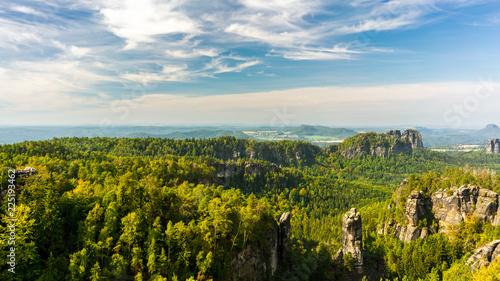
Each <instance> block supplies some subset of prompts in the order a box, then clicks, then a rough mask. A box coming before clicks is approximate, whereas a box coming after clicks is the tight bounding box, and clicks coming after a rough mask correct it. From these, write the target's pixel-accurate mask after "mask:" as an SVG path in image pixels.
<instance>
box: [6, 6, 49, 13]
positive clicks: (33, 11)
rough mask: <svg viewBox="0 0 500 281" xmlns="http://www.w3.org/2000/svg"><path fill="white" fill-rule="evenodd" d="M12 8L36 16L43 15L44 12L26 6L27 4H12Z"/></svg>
mask: <svg viewBox="0 0 500 281" xmlns="http://www.w3.org/2000/svg"><path fill="white" fill-rule="evenodd" d="M11 10H13V11H16V12H20V13H24V14H30V15H36V16H40V15H43V13H41V12H39V11H36V10H35V9H33V8H30V7H26V6H17V5H16V6H12V7H11Z"/></svg>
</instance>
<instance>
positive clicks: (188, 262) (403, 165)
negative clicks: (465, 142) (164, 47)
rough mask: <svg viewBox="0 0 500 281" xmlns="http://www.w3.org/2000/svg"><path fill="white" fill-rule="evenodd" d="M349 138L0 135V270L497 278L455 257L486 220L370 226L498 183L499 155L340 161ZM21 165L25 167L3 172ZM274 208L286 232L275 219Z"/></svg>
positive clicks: (465, 254) (155, 276)
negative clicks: (0, 140)
mask: <svg viewBox="0 0 500 281" xmlns="http://www.w3.org/2000/svg"><path fill="white" fill-rule="evenodd" d="M355 138H356V136H354V137H353V138H352V139H347V141H345V142H344V144H341V145H339V146H328V147H326V148H320V147H318V146H315V145H312V144H310V143H308V142H305V141H289V140H283V141H277V142H271V141H264V142H260V141H255V140H248V139H237V138H235V137H220V138H212V139H184V140H172V139H164V138H151V137H148V138H107V137H101V138H59V139H52V140H48V141H31V142H22V143H15V144H6V145H2V146H0V167H2V178H1V187H2V208H1V210H0V214H1V217H2V219H1V227H2V230H1V243H2V247H1V250H2V253H1V257H2V258H1V260H2V267H1V268H2V271H1V275H0V279H1V280H361V279H365V280H379V279H382V280H500V279H499V278H500V273H499V272H500V264H499V262H497V261H492V262H491V264H489V265H487V266H486V265H485V266H482V267H480V268H478V269H474V268H471V266H470V265H469V264H468V263H467V261H468V259H469V258H470V257H471V256H472V254H473V253H474V251H475V250H476V249H478V248H479V247H481V246H484V245H486V244H488V243H490V242H492V241H494V240H495V239H500V226H496V223H492V221H493V217H492V219H486V218H483V219H481V218H478V217H476V216H474V214H473V213H474V212H471V213H470V214H468V216H467V219H465V220H463V221H461V222H460V223H458V224H457V225H456V226H454V228H453V229H452V228H451V227H450V229H451V230H447V231H440V229H441V228H440V227H441V226H440V225H439V222H438V221H437V220H435V219H433V218H435V216H436V214H437V213H436V212H435V211H434V210H432V212H431V211H429V213H426V214H425V216H420V217H419V219H418V222H417V223H416V225H415V228H418V229H426V231H428V232H429V235H427V236H426V237H423V238H425V239H421V238H418V239H410V240H411V241H401V239H399V237H397V235H392V234H391V233H390V232H391V231H393V230H392V229H391V230H390V231H385V232H384V231H381V228H383V227H384V225H389V224H391V223H392V224H391V225H393V226H394V225H398V226H401V227H406V228H408V227H409V225H408V222H407V221H405V215H406V213H407V209H405V208H406V207H407V206H406V204H407V202H410V201H407V198H410V197H411V196H412V195H413V194H416V193H415V191H421V194H422V195H421V196H422V198H427V199H428V200H431V198H433V197H432V196H433V194H435V193H436V192H439V191H442V190H446V191H443V192H444V193H446V194H447V195H448V196H451V194H452V193H453V192H455V191H454V190H455V189H456V188H459V187H462V186H480V187H481V188H482V189H481V190H483V189H484V190H490V191H492V192H500V176H499V175H497V173H498V172H500V155H499V154H486V153H485V152H484V151H475V152H461V153H453V154H445V153H440V152H434V151H431V150H429V149H427V148H414V149H412V150H411V153H389V154H387V155H385V156H384V157H381V156H379V155H373V154H369V153H368V154H363V155H357V156H355V157H349V156H348V153H346V151H347V149H348V148H347V145H356V144H355V143H354V142H355V140H356V139H355ZM379 140H380V138H379ZM389 140H390V141H393V139H389ZM350 141H351V142H353V143H351V144H350ZM368 141H370V140H368ZM371 141H373V140H371ZM383 145H386V144H383ZM410 146H411V145H410ZM386 148H387V149H389V148H388V147H386ZM25 167H33V168H35V169H36V173H33V174H31V175H26V176H25V175H15V176H13V175H14V174H13V173H12V172H10V171H14V170H16V169H24V168H25ZM13 185H15V192H12V193H15V194H14V195H12V196H10V195H9V194H10V193H11V192H10V191H9V188H8V187H9V186H13ZM471 188H472V187H471ZM471 190H472V189H471ZM11 197H15V218H16V219H17V221H16V222H15V253H16V256H15V274H12V273H11V272H9V271H8V269H9V268H11V267H12V266H11V265H9V264H8V261H9V257H8V255H9V254H10V252H11V247H12V245H11V244H9V241H11V240H9V236H11V229H10V228H9V225H11V222H10V221H9V218H10V216H11V215H10V214H9V211H8V206H9V205H8V203H9V202H11V201H9V199H10V198H11ZM410 199H411V198H410ZM410 199H408V200H410ZM427 199H426V200H427ZM433 200H434V199H433ZM419 202H420V201H419ZM422 202H423V201H422ZM477 205H478V206H479V201H478V203H477ZM473 207H474V211H475V208H476V205H474V206H473ZM351 208H356V209H357V210H358V211H359V213H360V214H361V217H362V228H363V232H362V238H363V255H364V263H363V268H364V269H363V271H362V272H361V273H360V272H359V270H358V269H357V268H356V261H355V260H354V259H353V257H352V256H351V255H349V254H347V255H343V257H341V258H340V259H339V258H338V250H339V249H341V248H342V247H343V240H342V232H343V229H342V228H343V218H344V215H345V214H346V212H348V211H349V210H350V209H351ZM436 208H437V207H436ZM443 208H444V207H443ZM287 212H289V213H290V219H289V232H286V231H285V230H284V229H286V227H285V228H283V227H281V225H280V223H279V221H280V218H283V216H282V214H285V213H287ZM495 212H496V209H495ZM491 216H496V213H494V214H493V213H492V214H491ZM393 228H394V227H393ZM382 232H384V233H382ZM495 278H496V279H495Z"/></svg>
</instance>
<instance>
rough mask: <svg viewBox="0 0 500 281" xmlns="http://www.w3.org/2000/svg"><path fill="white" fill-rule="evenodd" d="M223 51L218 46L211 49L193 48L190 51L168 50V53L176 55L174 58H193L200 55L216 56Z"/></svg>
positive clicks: (172, 55)
mask: <svg viewBox="0 0 500 281" xmlns="http://www.w3.org/2000/svg"><path fill="white" fill-rule="evenodd" d="M220 53H221V51H220V50H218V49H216V48H210V49H192V50H190V51H186V50H180V49H178V50H167V51H166V54H167V55H169V56H171V57H174V58H181V59H193V58H198V57H202V56H204V57H216V56H218V55H219V54H220Z"/></svg>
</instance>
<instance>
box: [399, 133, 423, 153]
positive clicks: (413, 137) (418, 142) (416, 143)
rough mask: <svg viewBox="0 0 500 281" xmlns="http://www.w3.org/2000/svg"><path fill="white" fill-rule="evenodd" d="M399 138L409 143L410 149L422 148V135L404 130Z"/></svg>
mask: <svg viewBox="0 0 500 281" xmlns="http://www.w3.org/2000/svg"><path fill="white" fill-rule="evenodd" d="M401 138H403V139H406V140H408V141H409V142H410V143H411V147H412V148H422V147H424V143H423V142H422V134H421V133H420V132H419V131H417V130H412V129H408V130H405V131H404V132H403V135H402V136H401Z"/></svg>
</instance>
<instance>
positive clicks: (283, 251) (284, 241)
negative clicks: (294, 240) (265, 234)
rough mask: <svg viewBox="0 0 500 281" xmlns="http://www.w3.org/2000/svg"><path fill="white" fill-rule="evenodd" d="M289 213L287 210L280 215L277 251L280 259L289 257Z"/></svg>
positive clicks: (290, 248)
mask: <svg viewBox="0 0 500 281" xmlns="http://www.w3.org/2000/svg"><path fill="white" fill-rule="evenodd" d="M290 218H291V215H290V213H289V212H286V213H283V214H282V215H281V217H280V228H279V230H280V231H279V246H278V247H279V248H278V253H279V257H280V259H281V260H283V261H286V260H288V259H290V256H291V252H292V246H291V244H290V243H291V242H290V238H291V232H290V229H291V223H290Z"/></svg>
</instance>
